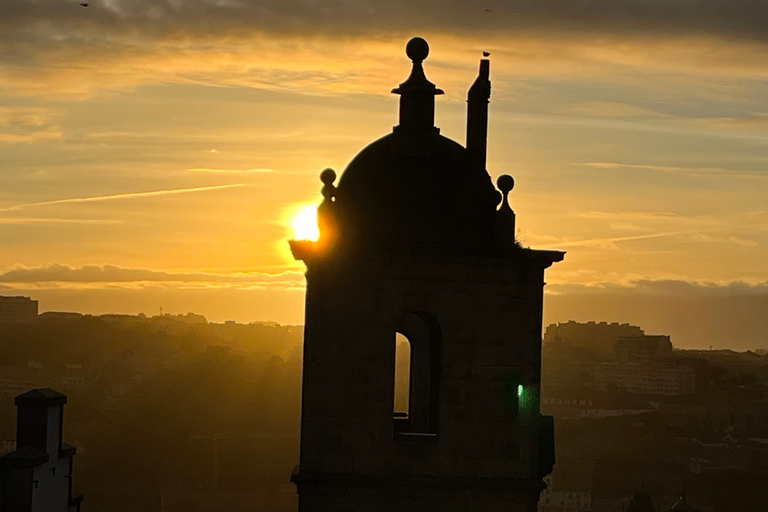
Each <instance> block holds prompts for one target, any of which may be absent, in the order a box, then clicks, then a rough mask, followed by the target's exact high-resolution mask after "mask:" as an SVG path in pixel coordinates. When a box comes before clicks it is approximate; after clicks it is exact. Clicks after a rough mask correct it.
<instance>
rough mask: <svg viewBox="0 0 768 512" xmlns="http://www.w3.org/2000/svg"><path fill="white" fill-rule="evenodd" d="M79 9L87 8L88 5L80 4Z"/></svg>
mask: <svg viewBox="0 0 768 512" xmlns="http://www.w3.org/2000/svg"><path fill="white" fill-rule="evenodd" d="M80 7H88V4H80Z"/></svg>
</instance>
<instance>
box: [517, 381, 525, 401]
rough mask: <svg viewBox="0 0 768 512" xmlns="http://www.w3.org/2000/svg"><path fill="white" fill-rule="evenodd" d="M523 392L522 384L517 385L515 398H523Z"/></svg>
mask: <svg viewBox="0 0 768 512" xmlns="http://www.w3.org/2000/svg"><path fill="white" fill-rule="evenodd" d="M524 391H525V388H524V387H523V385H522V384H518V385H517V396H518V398H522V397H523V392H524Z"/></svg>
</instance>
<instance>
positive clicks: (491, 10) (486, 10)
mask: <svg viewBox="0 0 768 512" xmlns="http://www.w3.org/2000/svg"><path fill="white" fill-rule="evenodd" d="M483 12H493V9H483Z"/></svg>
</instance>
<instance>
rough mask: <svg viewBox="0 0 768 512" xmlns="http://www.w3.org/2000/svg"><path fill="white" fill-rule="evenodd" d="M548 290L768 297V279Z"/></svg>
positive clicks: (639, 282) (555, 290) (673, 281)
mask: <svg viewBox="0 0 768 512" xmlns="http://www.w3.org/2000/svg"><path fill="white" fill-rule="evenodd" d="M547 291H548V292H552V293H555V294H558V295H559V294H599V295H606V294H643V295H665V296H698V297H703V296H707V297H710V296H719V297H728V296H736V295H738V296H765V297H768V281H766V282H763V283H746V282H744V281H731V282H727V283H714V282H707V281H687V280H682V279H661V280H657V279H633V280H628V281H627V282H624V283H620V282H596V283H592V284H571V283H561V284H548V285H547Z"/></svg>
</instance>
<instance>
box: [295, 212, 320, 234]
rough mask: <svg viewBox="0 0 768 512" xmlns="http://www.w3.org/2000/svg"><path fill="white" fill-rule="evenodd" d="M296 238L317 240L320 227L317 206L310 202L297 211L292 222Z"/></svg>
mask: <svg viewBox="0 0 768 512" xmlns="http://www.w3.org/2000/svg"><path fill="white" fill-rule="evenodd" d="M291 225H292V226H293V239H294V240H312V241H317V239H318V238H320V229H319V228H318V227H317V206H315V205H313V204H308V205H306V206H302V207H301V208H299V210H298V211H297V212H296V215H294V217H293V221H292V222H291Z"/></svg>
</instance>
